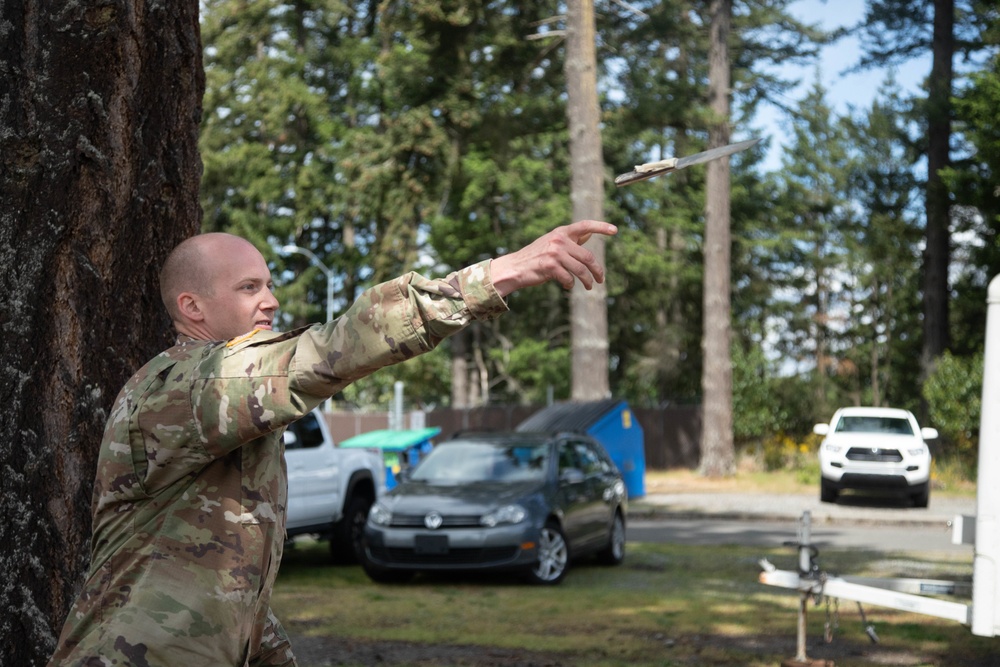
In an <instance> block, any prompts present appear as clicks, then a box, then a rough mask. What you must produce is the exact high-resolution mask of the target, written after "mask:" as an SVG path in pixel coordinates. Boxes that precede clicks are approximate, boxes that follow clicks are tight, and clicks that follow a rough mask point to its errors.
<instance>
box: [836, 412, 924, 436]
mask: <svg viewBox="0 0 1000 667" xmlns="http://www.w3.org/2000/svg"><path fill="white" fill-rule="evenodd" d="M835 432H836V433H895V434H897V435H913V429H912V428H910V422H909V421H908V420H906V419H903V418H901V417H873V416H852V415H845V416H843V417H841V418H840V421H839V422H837V428H836V429H835Z"/></svg>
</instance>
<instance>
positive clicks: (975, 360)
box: [923, 352, 983, 456]
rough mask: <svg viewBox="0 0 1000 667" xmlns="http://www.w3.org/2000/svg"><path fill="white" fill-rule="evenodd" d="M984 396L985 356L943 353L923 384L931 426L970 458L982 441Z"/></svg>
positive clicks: (960, 452) (957, 450)
mask: <svg viewBox="0 0 1000 667" xmlns="http://www.w3.org/2000/svg"><path fill="white" fill-rule="evenodd" d="M982 394H983V355H982V354H977V355H974V356H971V357H957V356H954V355H952V354H951V353H949V352H946V353H944V354H943V355H942V356H941V357H940V358H939V359H938V362H937V365H936V366H935V368H934V371H933V372H932V373H931V375H930V377H929V378H927V382H925V383H924V387H923V397H924V398H925V399H926V400H927V411H928V416H929V417H930V422H931V424H932V425H933V426H934V427H935V428H937V430H938V432H939V433H940V434H941V436H942V438H943V439H944V440H946V441H947V443H948V444H949V445H950V446H951V448H953V451H954V452H955V453H958V454H961V455H966V456H971V455H973V454H974V453H975V451H976V448H977V447H978V442H979V418H980V410H981V403H982Z"/></svg>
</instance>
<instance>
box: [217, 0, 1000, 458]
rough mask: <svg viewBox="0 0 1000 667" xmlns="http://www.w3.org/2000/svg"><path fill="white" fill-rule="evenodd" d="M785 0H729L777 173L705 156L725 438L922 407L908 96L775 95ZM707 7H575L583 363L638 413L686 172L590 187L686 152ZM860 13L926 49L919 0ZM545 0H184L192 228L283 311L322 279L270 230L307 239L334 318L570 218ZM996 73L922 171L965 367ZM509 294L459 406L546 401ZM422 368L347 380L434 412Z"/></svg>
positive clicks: (690, 175) (477, 343)
mask: <svg viewBox="0 0 1000 667" xmlns="http://www.w3.org/2000/svg"><path fill="white" fill-rule="evenodd" d="M790 4H791V3H790V2H789V1H787V0H779V1H777V2H766V3H765V2H757V1H756V0H755V1H752V2H737V3H735V5H734V16H733V26H734V31H733V35H732V39H733V44H732V45H731V53H732V55H733V58H734V62H733V95H734V107H733V108H734V115H733V119H732V126H733V135H734V139H739V138H744V137H745V136H756V135H758V134H759V131H758V130H756V129H755V128H753V127H752V126H751V125H750V122H751V119H752V117H753V113H754V111H755V110H756V109H757V107H758V105H759V104H760V103H761V102H764V101H771V102H773V103H775V104H777V105H778V106H779V107H782V108H788V107H792V108H790V109H789V111H790V112H791V113H790V117H791V119H792V120H791V124H790V138H791V149H790V151H789V152H788V153H787V154H788V157H787V158H786V160H785V162H784V164H783V165H782V167H781V169H779V170H778V171H777V172H774V173H769V172H767V171H766V170H765V169H764V168H762V166H761V160H762V158H763V155H764V146H761V147H759V148H758V149H756V150H754V151H751V152H748V153H744V154H741V155H739V156H735V157H734V158H733V159H732V161H731V164H732V170H733V176H732V207H731V208H732V231H733V253H732V306H733V324H734V326H733V331H734V340H733V350H734V352H733V364H734V377H733V379H734V397H733V401H734V428H735V429H736V434H735V435H736V437H737V439H738V440H740V441H741V442H745V443H760V442H763V441H765V440H767V439H768V438H773V437H776V436H777V435H778V434H782V433H806V432H808V430H809V426H810V425H811V424H812V423H813V422H815V421H822V420H825V419H827V418H828V417H829V415H830V413H831V412H832V410H833V409H834V408H835V407H839V406H840V405H845V404H857V403H881V404H893V405H900V406H902V407H910V408H913V407H915V406H917V405H918V404H919V401H920V378H919V377H918V375H917V373H918V365H917V364H916V363H914V362H913V360H914V359H916V358H917V357H918V353H919V349H920V343H921V337H920V333H919V332H920V327H921V320H920V313H921V302H920V300H921V296H922V295H921V294H920V286H921V285H922V275H921V256H920V249H921V247H920V242H921V235H922V224H923V215H924V214H923V211H922V210H921V207H922V200H921V198H920V196H919V194H918V193H919V188H920V187H921V183H920V182H919V179H918V175H919V166H918V163H917V152H918V151H917V147H919V146H920V145H921V144H922V143H923V142H924V141H925V137H923V136H921V133H923V132H925V131H926V128H925V127H924V126H923V125H921V124H919V123H917V122H915V120H916V119H919V117H920V116H919V113H922V110H921V109H920V108H918V106H917V105H916V104H915V103H914V101H913V100H907V99H904V98H903V97H902V96H901V94H900V92H899V90H898V89H897V88H896V87H895V85H894V84H893V82H892V80H891V79H890V80H889V81H887V83H886V85H885V86H884V87H883V89H882V90H881V91H880V94H879V98H878V100H876V102H875V104H873V105H872V107H871V108H868V109H855V110H852V112H851V114H850V116H849V117H840V116H839V115H837V114H835V113H833V111H832V110H831V109H830V106H829V104H828V103H827V101H826V99H825V92H824V91H823V89H822V88H821V87H820V86H818V85H816V86H814V87H813V88H812V89H811V90H809V91H808V93H807V94H806V96H805V98H804V99H802V100H800V101H797V102H792V103H791V105H789V101H788V100H787V99H786V97H785V96H786V95H787V92H788V90H789V89H790V87H791V85H792V84H794V83H797V82H793V81H786V80H783V79H782V78H781V77H780V76H778V75H776V74H775V73H774V71H773V70H772V69H770V65H771V64H772V63H781V62H788V61H799V62H802V61H804V60H807V59H808V58H810V57H811V55H812V54H813V53H814V52H815V50H816V48H817V45H818V44H820V43H823V42H824V41H826V40H828V39H829V38H830V36H829V35H826V34H824V33H822V32H821V31H819V30H818V29H816V27H815V26H810V25H806V24H802V23H801V22H797V21H795V20H793V19H792V18H791V17H790V16H789V15H788V11H787V9H788V7H789V5H790ZM960 5H962V8H963V9H962V12H960V14H961V15H960V17H959V19H960V30H959V32H960V34H963V35H966V36H969V37H970V39H969V40H968V42H967V44H968V45H969V46H970V48H979V47H980V46H981V45H982V44H984V43H990V44H993V45H994V46H995V44H996V35H997V34H998V32H997V21H996V18H997V10H996V8H995V7H992V6H991V5H989V4H987V3H979V2H978V0H977V1H976V2H970V3H964V2H963V3H960ZM633 9H638V10H640V11H642V12H644V13H645V15H646V16H645V17H642V18H640V17H639V15H638V14H636V13H635V12H634V11H633ZM705 11H706V5H705V3H694V2H690V1H689V0H668V1H667V2H661V1H659V0H655V1H654V0H637V1H636V2H630V3H629V8H625V7H624V6H622V5H614V4H612V5H609V6H608V7H607V8H606V9H603V10H602V11H600V12H599V13H598V26H597V27H598V33H599V38H598V49H599V52H598V62H599V67H600V68H601V70H600V72H599V76H600V84H599V86H600V92H601V95H602V99H601V112H602V141H603V145H604V150H605V164H606V167H607V172H608V177H609V178H608V187H607V191H606V195H607V196H606V204H605V210H606V217H607V218H608V219H609V220H611V221H612V222H614V223H616V224H618V225H619V228H620V230H621V231H620V234H619V236H618V237H617V238H616V239H614V240H613V241H612V242H611V243H609V244H608V245H607V248H606V250H607V264H608V276H609V281H608V311H609V313H608V315H609V316H608V323H609V347H610V353H611V368H610V369H609V372H610V376H611V386H612V392H613V393H614V394H615V395H616V396H621V397H622V398H626V399H628V400H630V401H633V402H634V403H635V404H636V405H659V404H662V403H664V402H684V403H687V402H697V401H699V400H700V393H701V384H700V378H701V367H702V350H701V337H702V313H701V309H702V284H703V276H702V271H703V269H702V243H703V238H702V236H703V211H704V207H705V201H704V169H703V168H697V167H696V168H693V169H689V170H684V171H682V172H678V173H676V174H673V175H671V176H669V177H663V178H659V179H654V180H652V181H648V182H646V183H640V184H636V185H633V186H630V187H628V188H623V189H620V190H617V189H614V188H613V187H612V186H611V185H610V178H611V176H612V175H613V174H616V173H621V172H623V171H627V170H629V169H630V168H631V167H632V165H634V164H638V163H641V162H645V161H649V160H652V159H658V158H661V157H666V156H669V155H683V154H688V153H692V152H696V151H697V150H700V149H702V148H704V147H705V142H706V139H707V127H708V124H709V121H710V120H711V119H710V114H709V113H708V111H707V100H706V98H705V91H706V82H707V74H708V63H707V34H706V31H705V30H704V26H705V25H707V18H706V14H705ZM872 11H873V12H874V13H872V14H871V15H870V16H869V17H868V24H869V25H870V26H876V27H878V26H881V28H879V29H880V30H883V31H884V29H886V27H887V26H888V28H891V30H890V32H891V35H892V39H890V40H886V41H887V43H886V44H884V45H882V46H885V47H886V48H885V49H882V50H880V49H878V48H875V46H876V45H872V51H871V55H872V57H873V58H875V57H877V58H879V59H882V60H883V61H884V60H886V59H892V58H896V57H899V58H905V57H907V56H908V54H909V53H913V52H915V51H914V50H915V49H919V48H924V45H925V44H926V38H927V37H928V36H929V35H928V34H927V33H926V31H925V30H923V28H926V27H927V25H926V23H921V21H924V20H925V19H926V18H927V16H928V15H927V13H926V8H925V7H924V6H923V5H920V4H919V3H914V2H910V1H909V0H907V1H906V2H901V3H896V2H878V3H873V8H872ZM559 12H560V6H559V4H558V3H555V2H539V3H512V2H506V1H501V2H488V3H487V2H479V1H476V0H456V1H454V2H447V3H440V2H432V1H430V0H421V1H420V2H410V3H376V2H362V3H354V4H351V5H344V4H342V3H339V2H333V1H331V0H318V1H316V2H311V3H305V4H303V3H289V2H286V1H282V0H264V1H262V2H256V3H250V4H247V3H244V2H239V1H237V0H207V1H206V2H205V3H203V13H202V21H203V23H202V36H203V41H204V44H205V66H206V76H207V90H206V95H205V103H204V109H203V112H204V115H203V126H202V127H203V130H202V136H201V145H200V148H201V152H202V156H203V161H204V178H203V190H202V202H203V208H204V211H205V218H204V221H205V223H204V227H205V230H206V231H208V230H226V231H232V232H235V233H238V234H242V235H244V236H247V237H248V238H250V239H251V240H252V241H254V242H255V243H256V244H257V245H259V246H260V247H262V248H264V249H265V252H266V254H268V259H269V260H271V261H272V263H273V270H274V274H275V278H276V280H277V282H278V283H279V284H280V285H281V287H280V288H279V297H280V299H281V300H282V302H283V304H284V309H283V326H291V325H298V324H303V323H306V322H310V321H315V320H317V319H319V318H320V317H321V316H322V314H323V313H324V312H325V303H324V299H325V287H326V283H325V277H324V274H323V273H322V272H321V271H320V270H318V269H317V268H316V267H315V266H313V265H312V264H311V263H310V262H309V261H308V259H307V258H306V257H304V256H302V255H297V254H296V255H290V256H288V257H282V256H280V255H279V253H277V252H268V251H267V248H268V247H271V248H277V247H280V246H281V245H283V244H286V243H295V244H297V245H301V246H304V247H307V248H309V249H311V250H313V251H314V252H316V254H317V255H318V256H319V258H320V259H321V261H322V262H323V263H324V264H325V265H326V266H327V267H328V268H330V269H331V270H332V271H333V273H334V275H335V283H336V299H335V311H336V312H341V311H342V310H343V309H344V308H345V307H346V305H347V304H348V303H350V302H351V301H352V300H353V299H354V297H355V296H356V295H357V293H358V291H359V290H360V289H362V288H364V287H365V286H368V285H370V284H372V283H374V282H376V281H378V280H381V279H384V278H388V277H392V276H394V275H398V274H399V273H402V272H404V271H408V270H413V269H419V270H422V271H423V272H425V273H430V274H435V275H441V274H443V273H445V272H447V271H449V270H451V269H454V268H457V267H460V266H464V265H467V264H470V263H472V262H475V261H478V260H480V259H483V258H486V257H490V256H495V255H496V254H498V253H502V252H506V251H508V250H511V249H514V248H517V247H520V246H522V245H523V244H524V243H526V242H528V241H530V240H532V239H533V238H535V237H536V236H537V235H538V234H540V233H541V232H544V231H546V230H548V229H551V228H553V227H555V226H557V225H560V224H563V223H566V222H568V221H569V216H570V211H571V202H570V201H569V180H570V179H569V177H570V174H569V170H568V155H567V152H568V147H567V144H568V137H567V134H566V118H565V94H564V93H565V86H564V82H563V74H562V71H563V63H562V58H563V43H562V38H561V37H560V34H559V32H558V30H559V28H561V27H562V26H561V25H560V24H559V22H558V21H556V22H554V23H553V22H547V21H548V19H550V18H551V17H553V16H556V15H558V14H559ZM918 25H919V26H922V28H921V29H920V30H917V29H915V28H914V26H918ZM911 28H914V29H913V30H911ZM922 30H923V31H922ZM970 30H972V31H973V32H975V34H974V35H973V33H972V32H969V31H970ZM867 34H868V36H869V37H870V36H871V35H877V34H878V33H871V32H869V33H867ZM526 35H537V36H540V37H541V38H540V39H531V40H527V39H525V36H526ZM971 37H975V39H971ZM921 40H924V41H921ZM990 40H992V41H990ZM888 42H894V43H893V44H890V43H888ZM896 47H899V48H896ZM904 47H905V48H904ZM893 49H896V51H894V52H890V51H892V50H893ZM997 69H998V63H997V60H995V59H994V60H988V61H986V66H985V67H983V68H982V71H981V72H978V73H975V74H974V75H973V76H971V77H969V79H968V85H967V86H965V87H963V88H962V89H960V90H959V94H958V99H957V100H956V107H955V108H956V129H957V130H959V131H960V132H961V135H960V137H961V139H962V141H963V142H965V144H964V147H966V148H968V150H967V155H966V157H965V158H962V159H958V160H955V161H954V162H953V165H952V167H951V168H950V170H949V171H948V172H947V173H946V175H945V176H946V178H947V179H948V182H949V185H950V187H951V188H952V191H953V192H954V193H955V203H956V206H955V207H954V209H953V210H954V211H955V215H954V224H955V229H956V231H960V232H964V233H963V234H961V235H959V236H956V242H955V243H954V246H953V247H954V248H955V255H954V259H955V262H954V265H953V272H952V275H953V276H955V282H954V293H955V298H954V299H953V306H952V315H953V317H952V322H951V325H952V334H953V336H952V338H953V346H952V347H953V349H954V351H955V352H956V353H957V354H958V355H960V356H963V357H966V356H970V355H972V354H974V353H975V352H977V351H979V350H980V349H981V347H982V331H983V328H984V327H983V323H984V322H983V317H984V312H985V309H984V308H983V302H984V295H985V288H986V284H987V283H988V280H989V278H990V277H991V276H992V275H994V274H995V273H997V272H1000V245H998V244H997V242H996V239H997V234H996V232H997V230H998V229H1000V205H998V204H997V201H998V200H997V197H996V195H995V191H994V189H995V182H996V174H997V173H998V171H1000V134H998V131H997V123H996V122H995V115H996V114H995V109H996V108H997V107H998V106H1000V84H998V75H997ZM740 135H743V136H740ZM963 239H972V240H971V241H965V240H963ZM508 301H509V306H510V309H511V313H510V314H509V315H508V316H507V317H504V318H501V319H500V320H498V321H496V322H492V323H489V324H488V325H484V326H482V327H480V329H479V331H478V333H477V335H476V336H475V338H474V341H473V342H472V343H471V344H470V346H469V347H470V349H469V352H468V358H467V361H469V362H470V363H472V365H474V366H475V367H476V368H480V367H481V368H482V369H484V372H485V373H486V378H485V381H484V383H483V384H484V386H486V387H488V388H489V396H485V397H484V399H485V400H493V401H512V402H523V401H532V402H534V401H538V400H540V399H542V398H544V397H546V395H547V392H548V388H549V387H552V390H553V391H554V393H555V395H556V396H557V397H565V396H566V394H567V393H568V390H567V384H568V382H569V375H570V369H569V358H570V355H569V349H570V345H571V340H570V333H569V329H568V326H567V322H568V311H569V307H568V299H567V295H566V294H565V293H564V292H563V291H562V290H560V289H559V288H558V287H557V286H545V287H543V288H538V289H534V290H530V291H526V292H524V293H516V294H513V295H511V296H510V297H509V299H508ZM448 369H449V358H448V356H447V350H445V351H443V352H441V353H438V354H436V355H433V356H432V357H428V358H426V359H420V360H415V361H413V362H410V363H408V364H406V365H404V366H403V367H400V368H399V369H396V370H393V371H390V372H383V373H381V374H378V375H376V376H375V377H373V378H370V379H368V380H365V381H363V382H362V383H360V384H359V385H357V386H356V387H355V388H352V389H351V390H350V391H351V392H353V393H352V395H351V396H352V397H353V399H354V400H356V401H358V402H360V403H363V404H365V405H371V406H382V405H385V404H387V401H388V397H389V396H391V388H392V384H393V382H394V381H395V380H396V379H404V381H406V382H407V396H408V397H413V398H414V400H415V401H417V402H420V403H424V404H428V405H430V404H443V403H446V402H447V401H449V400H450V389H449V387H450V382H449V373H448Z"/></svg>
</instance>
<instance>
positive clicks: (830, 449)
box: [823, 443, 840, 454]
mask: <svg viewBox="0 0 1000 667" xmlns="http://www.w3.org/2000/svg"><path fill="white" fill-rule="evenodd" d="M823 449H825V450H826V451H828V452H830V453H831V454H836V453H837V452H839V451H840V445H828V444H825V443H824V444H823Z"/></svg>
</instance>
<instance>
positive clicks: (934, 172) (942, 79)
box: [920, 0, 955, 378]
mask: <svg viewBox="0 0 1000 667" xmlns="http://www.w3.org/2000/svg"><path fill="white" fill-rule="evenodd" d="M954 33H955V0H934V37H933V43H932V49H933V60H932V62H931V76H930V79H929V80H928V96H927V97H928V99H927V106H928V110H927V140H928V146H927V227H926V230H925V235H926V238H927V245H926V247H925V248H924V285H923V287H924V341H923V351H922V354H921V359H920V361H921V372H922V374H923V376H924V377H925V378H926V377H927V376H928V375H929V374H930V373H931V371H932V370H933V368H934V364H935V362H936V361H937V358H938V357H939V356H940V355H941V353H942V352H944V351H945V350H946V349H947V348H948V345H949V336H948V264H949V263H950V261H951V238H950V234H949V231H948V226H949V209H950V205H949V196H948V188H947V186H946V185H945V184H944V181H943V180H942V179H941V170H942V169H944V168H946V167H947V166H948V164H949V155H950V152H949V146H950V143H951V87H952V79H953V66H952V60H953V58H954V54H955V35H954Z"/></svg>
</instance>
